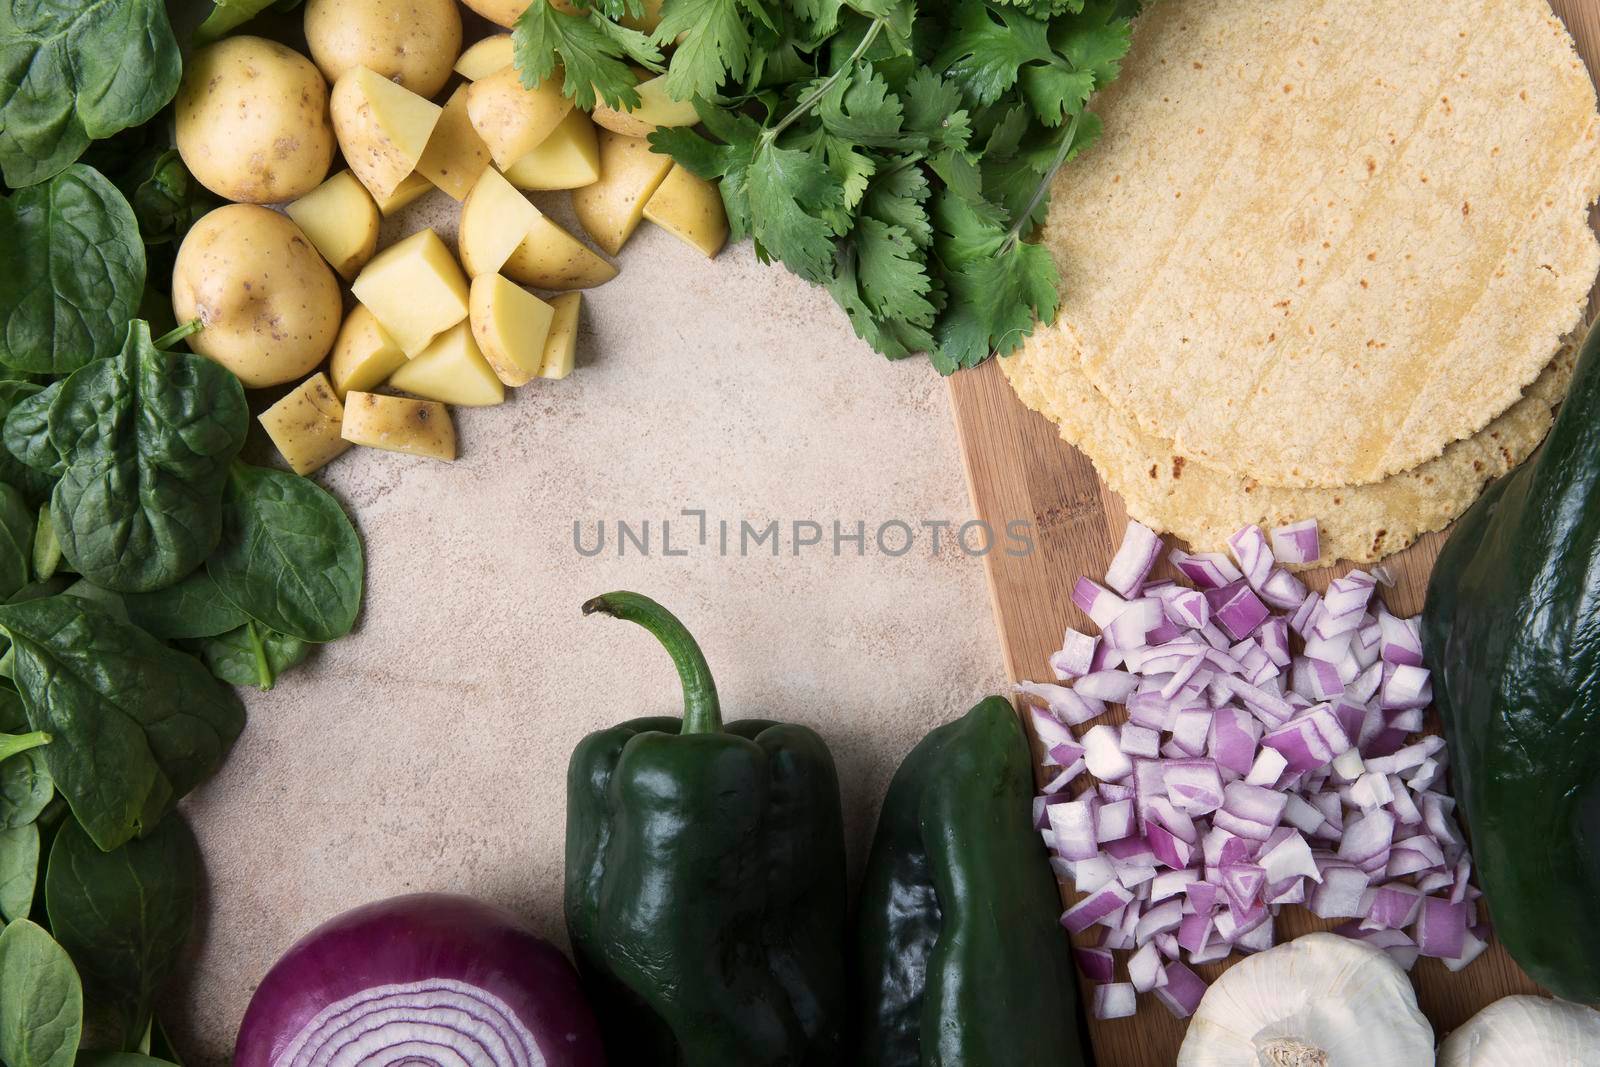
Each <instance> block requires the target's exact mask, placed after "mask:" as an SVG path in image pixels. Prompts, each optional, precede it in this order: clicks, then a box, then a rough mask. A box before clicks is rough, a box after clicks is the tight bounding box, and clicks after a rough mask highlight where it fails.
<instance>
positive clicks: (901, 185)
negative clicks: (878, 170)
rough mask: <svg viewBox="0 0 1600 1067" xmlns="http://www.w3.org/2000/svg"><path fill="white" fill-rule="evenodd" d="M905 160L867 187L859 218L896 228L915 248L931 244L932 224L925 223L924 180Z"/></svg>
mask: <svg viewBox="0 0 1600 1067" xmlns="http://www.w3.org/2000/svg"><path fill="white" fill-rule="evenodd" d="M915 164H916V160H915V159H914V158H910V157H908V158H907V159H903V160H901V161H900V162H899V163H898V164H897V165H896V166H894V167H893V168H891V169H889V170H887V171H884V172H883V173H882V174H881V175H880V176H879V177H877V178H874V179H873V181H872V184H871V185H869V186H867V193H866V196H864V197H862V200H861V214H862V215H863V216H865V217H868V218H874V219H877V220H879V221H880V222H883V223H886V224H888V225H890V226H896V227H899V228H900V229H901V230H903V231H905V234H906V236H907V237H910V238H911V240H912V242H913V243H915V244H916V246H917V247H918V248H927V247H928V246H929V245H930V244H932V243H933V223H932V222H931V221H930V220H929V219H928V209H927V207H926V206H925V205H926V204H927V200H928V195H929V193H930V191H931V190H930V187H929V185H928V176H927V175H926V174H924V173H923V172H922V168H921V167H918V166H916V165H915Z"/></svg>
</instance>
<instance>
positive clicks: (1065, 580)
mask: <svg viewBox="0 0 1600 1067" xmlns="http://www.w3.org/2000/svg"><path fill="white" fill-rule="evenodd" d="M1174 2H1180V0H1174ZM1551 6H1552V7H1553V8H1554V9H1555V12H1556V14H1557V15H1559V16H1561V18H1562V19H1563V20H1564V21H1565V22H1566V24H1567V26H1568V28H1569V29H1570V30H1571V31H1572V35H1573V37H1574V38H1575V39H1576V40H1577V42H1578V49H1579V51H1580V52H1581V53H1582V55H1583V57H1584V59H1585V61H1586V62H1587V63H1588V64H1589V69H1590V71H1591V73H1593V72H1595V71H1600V0H1552V3H1551ZM1592 307H1593V305H1592V304H1591V308H1592ZM1591 313H1592V311H1591ZM950 401H951V407H952V409H953V411H954V414H955V421H956V430H957V433H958V435H959V437H960V441H961V450H962V458H963V460H964V462H965V464H966V470H967V481H968V487H969V489H970V491H971V494H972V503H973V509H974V512H975V515H976V516H977V517H978V518H980V519H983V520H985V521H987V522H988V523H989V524H990V525H991V526H992V527H993V528H994V529H996V530H1004V529H1005V524H1006V523H1007V522H1008V521H1010V520H1014V519H1028V520H1031V521H1032V522H1033V524H1034V540H1035V546H1034V551H1033V552H1032V553H1031V554H1030V555H1027V556H1021V557H1016V556H1008V555H1006V554H1005V553H1004V552H1001V551H996V552H993V553H990V554H989V555H988V556H987V557H986V558H985V566H986V568H987V571H988V576H989V589H990V593H991V596H992V599H993V605H994V613H995V621H996V623H997V624H998V627H999V630H1000V643H1001V648H1002V649H1003V651H1004V655H1005V664H1006V671H1007V673H1008V674H1009V675H1010V676H1011V678H1012V679H1014V680H1021V679H1034V680H1045V681H1049V680H1053V675H1052V674H1051V672H1050V668H1049V663H1048V657H1049V655H1050V653H1052V652H1054V651H1055V650H1056V649H1057V648H1059V647H1060V645H1061V635H1062V632H1063V630H1065V629H1066V628H1067V627H1069V626H1070V627H1076V628H1078V629H1082V630H1085V631H1086V632H1090V633H1093V632H1095V629H1094V627H1093V625H1092V624H1091V623H1090V622H1089V619H1088V618H1087V617H1086V616H1085V615H1083V613H1082V612H1080V611H1079V610H1078V609H1077V608H1076V607H1075V606H1074V605H1073V603H1072V600H1071V591H1072V586H1073V583H1074V582H1075V581H1076V580H1077V579H1078V577H1079V576H1080V575H1090V576H1091V577H1094V578H1096V579H1098V578H1099V577H1100V575H1101V574H1103V573H1104V571H1105V568H1106V565H1107V564H1108V563H1109V562H1110V560H1111V556H1112V553H1113V552H1114V551H1115V549H1116V546H1117V543H1118V542H1119V541H1120V540H1121V537H1122V531H1123V527H1124V525H1125V524H1126V522H1127V513H1126V511H1125V510H1124V509H1123V506H1122V501H1121V500H1120V499H1119V498H1118V497H1117V496H1116V495H1115V494H1113V493H1112V492H1111V491H1110V490H1108V489H1107V488H1106V487H1105V485H1104V484H1103V483H1102V482H1101V481H1100V479H1099V478H1098V477H1097V476H1096V474H1095V471H1094V467H1093V466H1092V465H1091V464H1090V462H1089V460H1088V459H1086V458H1085V457H1084V456H1083V455H1082V454H1081V453H1079V452H1078V451H1077V450H1076V449H1073V448H1071V447H1069V446H1067V445H1066V444H1064V443H1063V442H1062V441H1061V439H1060V438H1059V437H1058V436H1057V433H1056V428H1055V425H1054V424H1053V423H1051V422H1049V421H1048V420H1046V419H1045V418H1044V417H1043V416H1041V415H1038V414H1035V413H1034V412H1032V411H1029V410H1028V409H1027V408H1026V407H1024V406H1023V405H1022V403H1021V401H1019V400H1018V399H1017V398H1016V395H1015V394H1014V393H1012V391H1011V387H1010V386H1009V385H1007V384H1006V380H1005V377H1004V375H1002V374H1001V372H1000V367H999V365H998V364H997V362H996V361H994V360H990V361H989V362H988V363H986V364H984V365H983V366H982V367H979V368H978V369H976V370H972V371H965V372H962V373H960V374H957V375H955V376H954V377H952V378H951V380H950ZM1442 543H1443V535H1441V534H1433V535H1430V536H1427V537H1424V538H1423V539H1422V540H1421V541H1419V542H1418V543H1417V544H1416V545H1413V546H1412V547H1411V548H1410V549H1407V550H1406V551H1405V552H1402V553H1400V554H1399V555H1397V556H1393V557H1391V558H1390V559H1389V560H1388V561H1387V565H1388V567H1389V570H1390V571H1391V572H1392V573H1393V575H1394V576H1395V579H1396V583H1395V586H1394V587H1393V588H1390V589H1386V590H1384V593H1383V595H1384V599H1385V600H1386V601H1387V602H1388V605H1389V607H1390V609H1391V610H1392V611H1394V612H1395V613H1396V614H1400V615H1413V614H1416V613H1417V612H1418V611H1420V610H1421V609H1422V602H1423V596H1424V593H1425V591H1426V587H1427V581H1428V574H1429V571H1430V570H1431V568H1432V566H1433V560H1434V557H1435V556H1437V555H1438V552H1439V548H1440V546H1441V544H1442ZM1162 566H1163V568H1164V567H1165V563H1164V562H1163V564H1162ZM1347 570H1349V567H1348V566H1342V567H1335V568H1329V569H1326V570H1322V571H1316V572H1313V573H1312V574H1309V575H1305V576H1304V577H1305V578H1306V580H1307V584H1308V585H1310V586H1311V587H1312V588H1315V589H1319V590H1320V589H1322V588H1325V587H1326V585H1327V583H1328V582H1329V581H1331V580H1332V579H1333V578H1335V577H1338V576H1339V575H1340V574H1342V573H1344V572H1345V571H1347ZM1168 576H1170V574H1169V575H1168ZM1062 893H1063V899H1064V900H1065V901H1069V902H1070V901H1071V900H1074V899H1076V896H1075V894H1073V893H1072V891H1071V888H1070V886H1063V889H1062ZM1332 925H1334V924H1333V923H1326V922H1323V921H1322V920H1319V919H1317V918H1316V917H1315V916H1313V915H1311V914H1310V913H1309V912H1307V911H1305V910H1304V909H1302V908H1298V907H1290V908H1285V909H1284V911H1283V914H1282V915H1281V916H1280V917H1279V920H1278V931H1279V937H1280V939H1288V938H1291V937H1294V936H1297V935H1299V934H1301V933H1304V932H1306V931H1308V930H1312V929H1319V928H1326V927H1329V926H1332ZM1062 936H1063V937H1064V936H1066V934H1065V933H1064V932H1063V934H1062ZM1237 959H1238V957H1237V956H1236V957H1233V958H1232V960H1230V961H1227V962H1224V963H1220V964H1211V965H1207V966H1204V967H1199V968H1197V970H1198V971H1199V972H1201V973H1202V974H1203V975H1204V976H1205V977H1206V978H1208V979H1211V978H1215V977H1216V976H1217V975H1218V974H1220V973H1221V972H1222V970H1224V969H1225V968H1226V967H1227V966H1228V963H1229V962H1233V961H1236V960H1237ZM1411 976H1412V979H1413V981H1414V982H1415V984H1416V988H1417V996H1418V999H1419V1001H1420V1003H1421V1005H1422V1010H1423V1011H1424V1012H1425V1013H1426V1014H1427V1016H1428V1018H1429V1019H1430V1020H1431V1021H1432V1023H1433V1026H1434V1031H1435V1033H1436V1034H1437V1035H1439V1036H1442V1035H1443V1034H1444V1033H1445V1032H1446V1031H1448V1030H1450V1029H1452V1028H1454V1027H1456V1026H1459V1025H1460V1024H1461V1023H1462V1022H1464V1021H1465V1020H1466V1019H1467V1018H1468V1017H1469V1016H1471V1015H1472V1014H1473V1013H1475V1012H1476V1011H1478V1010H1479V1009H1480V1008H1482V1007H1484V1006H1485V1005H1487V1004H1488V1003H1490V1002H1491V1001H1494V1000H1497V999H1499V998H1500V997H1503V996H1506V995H1508V994H1511V993H1530V992H1539V991H1540V990H1539V987H1538V986H1537V985H1536V984H1535V983H1534V982H1533V981H1532V980H1531V979H1530V978H1528V977H1527V975H1525V974H1523V973H1522V970H1521V968H1519V967H1518V966H1517V965H1516V964H1515V963H1514V962H1512V960H1511V958H1510V956H1509V955H1508V954H1507V953H1506V951H1505V949H1504V948H1503V947H1501V946H1500V945H1499V944H1498V943H1494V944H1491V945H1490V946H1489V948H1488V950H1487V951H1485V952H1484V953H1483V955H1482V956H1480V957H1479V958H1478V959H1477V960H1476V961H1474V962H1473V963H1472V964H1471V965H1470V966H1468V967H1467V968H1465V969H1464V970H1462V971H1461V972H1459V973H1455V974H1452V973H1451V972H1449V971H1447V970H1446V969H1445V968H1444V966H1443V965H1442V964H1441V963H1439V961H1437V960H1431V959H1423V960H1419V961H1418V963H1417V965H1416V967H1415V968H1414V969H1413V970H1412V972H1411ZM1083 992H1084V994H1085V1001H1086V1002H1087V999H1088V996H1087V994H1088V992H1089V989H1088V986H1087V984H1086V983H1085V986H1084V989H1083ZM1184 1027H1185V1022H1184V1021H1181V1020H1178V1019H1174V1018H1173V1017H1172V1016H1171V1014H1170V1013H1169V1012H1168V1011H1167V1010H1166V1008H1164V1007H1162V1006H1161V1004H1160V1002H1159V1001H1157V1000H1156V998H1155V997H1154V996H1151V995H1143V996H1141V997H1140V998H1139V1011H1138V1014H1137V1015H1135V1016H1134V1017H1132V1018H1128V1019H1113V1020H1106V1021H1100V1020H1095V1019H1093V1018H1091V1019H1090V1033H1091V1037H1092V1040H1093V1044H1094V1051H1095V1056H1096V1060H1097V1062H1098V1064H1099V1067H1167V1065H1170V1064H1172V1063H1173V1062H1174V1061H1175V1060H1176V1058H1177V1053H1178V1046H1179V1045H1180V1044H1181V1043H1182V1041H1183V1033H1184ZM1018 1067H1035V1065H1018ZM1038 1067H1042V1065H1038Z"/></svg>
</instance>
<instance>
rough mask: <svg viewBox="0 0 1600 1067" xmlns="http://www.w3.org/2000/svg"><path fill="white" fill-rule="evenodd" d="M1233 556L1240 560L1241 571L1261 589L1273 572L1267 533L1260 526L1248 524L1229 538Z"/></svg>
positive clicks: (1252, 583) (1246, 578)
mask: <svg viewBox="0 0 1600 1067" xmlns="http://www.w3.org/2000/svg"><path fill="white" fill-rule="evenodd" d="M1228 547H1229V548H1231V549H1232V550H1233V558H1234V559H1236V560H1238V562H1239V573H1240V574H1242V575H1243V576H1244V579H1245V581H1247V582H1249V583H1250V585H1251V587H1252V588H1256V589H1259V588H1260V587H1261V584H1262V583H1263V582H1265V581H1266V580H1267V575H1268V574H1270V573H1271V572H1272V562H1273V560H1272V548H1271V546H1270V545H1268V544H1267V535H1266V534H1264V533H1262V532H1261V527H1259V526H1246V527H1244V528H1243V529H1241V530H1238V531H1237V532H1235V533H1234V534H1233V535H1232V536H1231V537H1229V538H1228Z"/></svg>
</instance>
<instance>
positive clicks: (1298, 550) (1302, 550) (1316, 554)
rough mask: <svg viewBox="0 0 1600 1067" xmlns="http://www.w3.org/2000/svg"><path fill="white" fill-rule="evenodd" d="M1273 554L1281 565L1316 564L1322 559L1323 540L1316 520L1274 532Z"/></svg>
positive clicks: (1284, 527)
mask: <svg viewBox="0 0 1600 1067" xmlns="http://www.w3.org/2000/svg"><path fill="white" fill-rule="evenodd" d="M1272 554H1273V555H1274V556H1276V557H1277V558H1278V562H1279V563H1289V564H1295V565H1299V564H1303V563H1315V562H1316V561H1317V560H1318V559H1321V558H1322V538H1321V536H1320V535H1319V533H1318V530H1317V520H1316V519H1302V520H1301V521H1300V522H1292V523H1290V524H1289V525H1287V526H1278V527H1275V528H1274V529H1273V531H1272Z"/></svg>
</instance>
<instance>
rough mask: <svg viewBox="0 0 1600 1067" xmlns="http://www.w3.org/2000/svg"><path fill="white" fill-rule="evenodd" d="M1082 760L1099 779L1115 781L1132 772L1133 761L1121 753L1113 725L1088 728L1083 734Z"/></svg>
mask: <svg viewBox="0 0 1600 1067" xmlns="http://www.w3.org/2000/svg"><path fill="white" fill-rule="evenodd" d="M1083 760H1084V762H1085V763H1087V764H1088V765H1089V773H1090V774H1092V775H1094V776H1095V777H1096V778H1099V779H1100V780H1101V781H1106V782H1116V781H1120V780H1122V779H1123V778H1126V777H1127V776H1128V775H1129V774H1131V773H1133V761H1132V760H1130V759H1128V757H1127V756H1126V755H1125V754H1124V753H1123V751H1122V746H1121V744H1120V742H1119V739H1118V733H1117V728H1116V727H1115V726H1106V725H1103V724H1102V725H1100V726H1091V727H1090V728H1089V731H1088V732H1087V733H1085V734H1084V735H1083Z"/></svg>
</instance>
